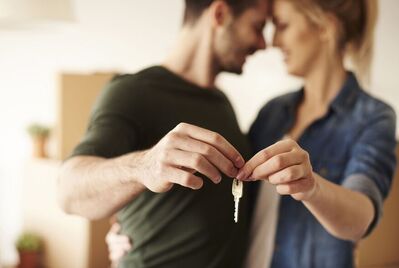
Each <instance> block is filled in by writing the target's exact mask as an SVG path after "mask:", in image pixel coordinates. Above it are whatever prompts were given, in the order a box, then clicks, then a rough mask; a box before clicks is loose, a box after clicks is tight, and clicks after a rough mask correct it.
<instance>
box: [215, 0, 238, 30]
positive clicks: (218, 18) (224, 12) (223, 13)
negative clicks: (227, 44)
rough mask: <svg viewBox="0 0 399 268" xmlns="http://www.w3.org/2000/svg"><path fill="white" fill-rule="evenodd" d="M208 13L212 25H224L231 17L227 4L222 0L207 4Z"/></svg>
mask: <svg viewBox="0 0 399 268" xmlns="http://www.w3.org/2000/svg"><path fill="white" fill-rule="evenodd" d="M209 13H210V17H211V21H212V25H213V26H222V25H226V24H227V23H228V22H230V21H231V20H232V18H233V13H232V10H231V8H230V7H229V5H228V4H227V3H226V2H225V1H223V0H216V1H214V2H213V3H212V4H211V5H210V6H209Z"/></svg>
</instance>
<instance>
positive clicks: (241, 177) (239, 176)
mask: <svg viewBox="0 0 399 268" xmlns="http://www.w3.org/2000/svg"><path fill="white" fill-rule="evenodd" d="M245 177H246V175H245V171H244V170H240V171H239V172H238V174H237V177H236V178H237V180H243V179H244V178H245Z"/></svg>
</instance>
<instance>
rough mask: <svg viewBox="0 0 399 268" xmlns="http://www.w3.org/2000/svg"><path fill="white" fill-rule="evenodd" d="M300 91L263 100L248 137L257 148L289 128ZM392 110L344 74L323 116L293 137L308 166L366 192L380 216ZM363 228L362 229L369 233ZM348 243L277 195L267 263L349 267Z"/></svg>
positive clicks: (280, 267) (389, 168) (391, 163)
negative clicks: (272, 241)
mask: <svg viewBox="0 0 399 268" xmlns="http://www.w3.org/2000/svg"><path fill="white" fill-rule="evenodd" d="M302 98H303V89H302V90H300V91H296V92H293V93H289V94H286V95H283V96H280V97H277V98H275V99H273V100H271V101H270V102H268V103H267V104H266V105H265V106H264V107H263V108H262V109H261V111H260V113H259V115H258V117H257V119H256V120H255V122H254V124H253V125H252V127H251V129H250V132H249V137H250V139H251V141H252V144H253V146H254V149H255V150H256V152H257V151H259V150H261V149H263V148H265V147H267V146H269V145H271V144H273V143H275V142H276V141H278V140H280V139H281V138H282V137H283V136H284V135H285V134H286V133H287V132H288V131H289V130H290V129H291V128H292V126H293V124H294V120H295V117H296V116H295V114H296V108H297V106H298V104H299V103H300V102H301V100H302ZM395 123H396V118H395V112H394V111H393V109H392V108H391V107H389V106H388V105H387V104H385V103H383V102H381V101H379V100H377V99H375V98H373V97H371V96H370V95H368V94H367V93H366V92H364V91H363V90H362V89H361V88H360V86H359V84H358V82H357V80H356V78H355V76H354V75H353V74H352V73H348V78H347V80H346V82H345V84H344V86H343V88H342V89H341V91H340V92H339V94H338V96H337V97H336V98H335V99H334V100H333V102H332V103H331V105H330V107H329V110H328V112H327V114H326V115H325V116H324V117H323V118H321V119H319V120H317V121H315V122H313V123H312V124H311V125H310V126H309V127H308V128H307V129H306V130H305V131H304V133H303V135H302V136H301V137H300V138H299V140H298V143H299V145H300V146H301V147H302V148H303V149H304V150H306V151H307V152H308V153H309V155H310V160H311V163H312V166H313V170H314V171H315V172H316V173H318V174H320V175H321V176H322V177H324V178H326V179H328V180H329V181H331V182H334V183H336V184H339V185H342V186H343V187H346V188H349V189H352V190H354V191H358V192H361V193H363V194H365V195H366V196H368V197H369V198H370V199H371V200H372V202H373V205H374V208H375V212H376V213H375V219H374V221H373V223H372V224H371V226H370V228H369V232H370V231H371V230H372V228H373V227H374V226H375V224H376V222H377V221H378V219H379V218H380V216H381V212H382V202H383V199H384V198H385V197H386V196H387V195H388V192H389V189H390V186H391V181H392V177H393V172H394V168H395V164H396V163H395V151H394V150H395V145H396V141H395ZM369 232H368V233H369ZM353 248H354V244H353V242H350V241H344V240H341V239H338V238H335V237H334V236H332V235H331V234H329V233H328V232H327V231H326V230H325V229H324V228H323V227H322V225H321V224H320V223H319V222H318V221H317V220H316V218H315V217H314V216H313V215H312V214H311V213H310V212H309V211H308V210H307V209H306V207H305V206H304V205H303V203H302V202H299V201H296V200H294V199H293V198H292V197H291V196H282V197H281V201H280V207H279V218H278V225H277V232H276V241H275V249H274V255H273V260H272V265H271V267H275V268H294V267H301V268H312V267H315V268H320V267H322V268H330V267H331V268H337V267H353Z"/></svg>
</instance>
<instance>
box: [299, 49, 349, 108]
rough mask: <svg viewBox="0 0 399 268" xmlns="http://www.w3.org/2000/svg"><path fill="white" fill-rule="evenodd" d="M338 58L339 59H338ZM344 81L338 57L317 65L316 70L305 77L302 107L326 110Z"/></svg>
mask: <svg viewBox="0 0 399 268" xmlns="http://www.w3.org/2000/svg"><path fill="white" fill-rule="evenodd" d="M338 58H339V59H338ZM345 80H346V70H345V68H344V65H343V61H342V59H341V58H340V57H337V60H335V61H331V62H324V63H323V64H318V68H317V69H315V70H313V71H311V72H309V73H308V74H307V75H306V76H305V96H304V97H305V98H304V103H303V104H304V105H305V106H308V107H315V108H316V107H319V108H318V109H327V107H328V106H329V104H330V103H331V102H332V101H333V99H334V98H335V97H336V96H337V95H338V93H339V91H340V90H341V88H342V85H343V84H344V82H345Z"/></svg>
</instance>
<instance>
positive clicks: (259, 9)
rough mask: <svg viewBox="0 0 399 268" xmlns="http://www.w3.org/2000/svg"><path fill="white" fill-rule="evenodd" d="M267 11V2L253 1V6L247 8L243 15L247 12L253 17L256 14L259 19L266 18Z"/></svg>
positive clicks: (266, 0)
mask: <svg viewBox="0 0 399 268" xmlns="http://www.w3.org/2000/svg"><path fill="white" fill-rule="evenodd" d="M269 11H270V10H269V0H257V1H254V4H253V5H252V6H250V7H248V9H247V10H246V11H244V13H246V12H248V13H252V14H253V15H255V14H256V15H257V16H259V17H263V18H267V17H268V16H269V15H270V13H269Z"/></svg>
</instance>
